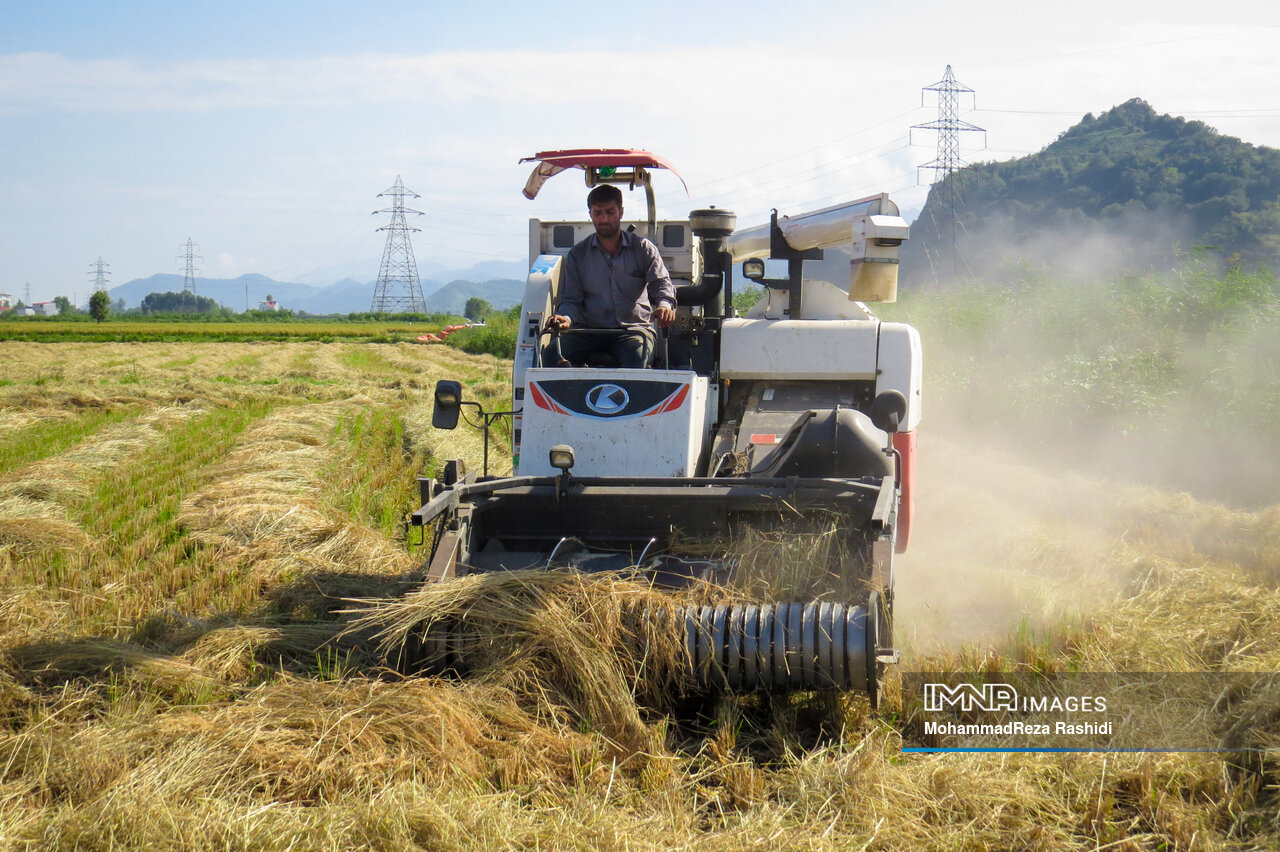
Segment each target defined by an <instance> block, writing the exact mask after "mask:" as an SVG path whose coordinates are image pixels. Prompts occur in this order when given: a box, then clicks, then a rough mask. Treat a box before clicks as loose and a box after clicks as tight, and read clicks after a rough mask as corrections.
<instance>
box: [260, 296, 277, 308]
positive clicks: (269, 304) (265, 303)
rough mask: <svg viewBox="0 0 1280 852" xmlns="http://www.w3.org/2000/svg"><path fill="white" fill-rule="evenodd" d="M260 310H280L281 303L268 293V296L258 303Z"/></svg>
mask: <svg viewBox="0 0 1280 852" xmlns="http://www.w3.org/2000/svg"><path fill="white" fill-rule="evenodd" d="M258 310H260V311H278V310H280V303H279V302H277V301H276V300H275V299H273V298H271V295H270V294H268V295H267V298H265V299H263V300H262V301H261V302H259V303H258Z"/></svg>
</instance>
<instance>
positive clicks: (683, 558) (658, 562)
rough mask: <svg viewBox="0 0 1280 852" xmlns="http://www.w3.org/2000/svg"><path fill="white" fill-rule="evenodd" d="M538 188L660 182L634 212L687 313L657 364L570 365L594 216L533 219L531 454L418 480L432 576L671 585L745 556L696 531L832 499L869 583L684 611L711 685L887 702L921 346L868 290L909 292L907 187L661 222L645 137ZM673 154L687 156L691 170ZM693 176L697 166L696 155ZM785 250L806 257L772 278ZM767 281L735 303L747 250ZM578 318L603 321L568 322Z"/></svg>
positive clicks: (699, 668) (578, 156) (807, 513)
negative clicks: (557, 353) (823, 267)
mask: <svg viewBox="0 0 1280 852" xmlns="http://www.w3.org/2000/svg"><path fill="white" fill-rule="evenodd" d="M528 161H534V162H536V163H537V165H536V167H535V170H534V173H533V176H532V177H531V178H530V179H529V183H528V184H527V186H526V188H525V195H527V196H528V197H529V198H533V197H534V196H535V195H536V194H537V191H538V188H539V187H540V186H541V185H542V183H543V182H544V181H545V180H546V179H547V178H549V177H551V176H553V175H555V174H556V173H558V172H560V171H564V170H566V169H572V168H579V169H583V170H584V171H585V174H586V183H587V185H588V186H594V185H596V184H598V183H605V182H607V183H615V184H623V185H627V186H630V187H632V188H636V187H643V188H644V190H645V193H646V196H647V207H648V217H647V220H644V221H637V222H635V223H634V224H633V225H630V226H628V225H627V224H626V223H624V227H632V228H634V230H635V232H637V233H639V234H641V235H644V236H647V237H648V238H649V239H650V240H652V241H653V242H654V244H655V245H657V246H658V248H659V250H660V251H661V253H662V256H663V259H664V260H665V262H666V265H667V268H668V270H669V272H670V273H671V277H672V280H673V281H674V282H675V283H676V285H677V298H678V302H679V305H678V308H677V318H676V322H675V324H674V325H673V326H672V327H671V328H670V329H668V330H667V333H666V334H663V335H662V336H661V337H660V338H659V340H658V343H657V347H656V348H657V353H656V356H655V363H654V365H653V366H652V368H650V369H620V368H617V367H612V368H611V367H608V366H591V367H582V368H576V367H560V368H557V367H551V366H544V365H543V363H542V357H543V355H542V353H543V351H544V348H545V347H546V345H547V344H548V343H549V342H550V341H551V336H552V333H551V332H548V331H546V330H545V328H546V321H547V319H548V318H549V317H550V316H551V315H552V314H553V313H554V312H555V310H554V309H555V307H556V301H557V299H556V296H557V288H558V287H559V283H560V274H561V266H562V262H563V259H564V255H565V254H566V253H567V252H568V251H569V249H570V248H571V247H572V246H573V245H574V244H575V243H576V242H578V241H579V240H581V239H583V238H584V237H586V236H587V235H588V234H590V233H592V231H593V226H592V224H591V223H590V222H589V221H585V220H584V221H572V222H543V221H539V220H537V219H532V220H530V227H529V255H530V272H529V277H528V282H527V285H526V288H525V294H524V301H523V305H522V308H521V320H520V327H519V330H518V339H517V343H516V351H515V353H514V357H515V365H514V371H513V398H512V411H511V412H501V413H498V412H495V413H484V412H483V410H482V409H481V414H482V415H483V418H484V423H485V426H486V427H487V426H488V425H489V424H490V423H491V422H492V420H493V419H494V418H496V417H498V416H501V415H502V414H511V415H512V416H513V424H512V426H513V430H512V433H513V448H512V451H513V457H514V474H513V475H512V476H510V477H491V476H488V475H487V464H488V451H487V446H488V436H487V434H486V453H485V465H486V470H485V472H484V473H485V475H481V476H478V477H477V476H476V475H475V474H474V473H470V474H468V473H466V471H465V469H464V467H463V465H462V463H461V461H460V460H453V461H449V462H447V463H446V464H445V466H444V468H443V474H442V477H441V478H440V480H439V481H435V480H427V479H424V480H421V486H422V499H423V505H422V507H421V508H420V509H418V510H417V511H416V512H415V513H414V514H413V516H412V523H413V524H415V525H420V526H423V527H430V528H432V529H433V530H434V537H433V543H432V555H431V557H430V559H429V561H428V563H427V570H428V575H429V579H430V580H432V581H445V580H448V579H450V578H452V577H456V576H462V575H465V574H470V573H474V572H489V571H503V570H512V569H524V568H531V567H538V568H564V567H572V568H574V569H577V570H580V571H587V572H594V571H632V572H635V571H640V572H643V574H644V575H645V576H647V577H649V578H650V579H651V580H652V581H653V582H654V583H655V584H658V585H661V586H666V587H679V586H681V585H687V584H688V583H690V582H691V581H693V580H695V579H698V578H701V579H711V580H717V581H724V580H726V579H727V578H730V577H731V575H732V572H733V570H734V567H735V566H734V564H733V563H732V562H730V563H729V564H717V563H715V562H711V561H708V560H705V559H699V558H692V557H689V556H687V555H681V553H679V544H680V542H682V541H688V540H690V539H698V538H700V537H703V538H705V537H715V536H720V537H723V536H725V535H730V534H732V533H733V532H734V531H735V530H738V529H740V528H741V526H742V525H744V524H747V525H753V526H755V527H756V528H762V529H771V530H788V529H802V528H803V527H804V525H805V523H806V522H808V521H810V520H811V519H813V518H815V517H823V518H829V519H834V526H833V528H834V529H835V530H837V531H838V535H840V536H841V537H842V538H843V541H842V544H843V547H841V548H838V550H839V552H840V553H841V554H843V555H842V556H841V557H840V559H839V561H840V564H836V565H828V566H824V568H825V569H826V570H830V571H831V572H832V573H834V574H836V575H838V576H841V577H843V578H844V579H846V580H852V581H853V582H845V583H842V584H841V585H842V587H843V588H846V589H849V588H852V589H858V590H859V591H858V592H857V593H856V594H855V595H854V596H853V598H852V599H848V598H846V599H845V600H843V601H839V602H836V601H830V600H821V601H817V600H808V601H804V600H801V601H794V600H791V601H760V602H759V603H757V604H753V605H732V606H730V605H726V606H705V607H693V606H691V607H683V608H678V610H677V612H676V615H675V618H676V624H678V625H679V626H680V628H681V629H682V630H683V631H684V634H685V642H686V649H687V651H688V659H689V660H690V662H691V663H692V664H693V666H694V675H695V678H696V682H697V683H699V684H701V685H702V686H704V687H706V688H707V689H709V690H711V689H728V690H732V691H738V692H747V691H753V690H758V689H769V690H788V689H837V690H853V691H863V692H866V693H867V694H868V695H869V696H870V697H871V700H872V702H873V703H875V702H876V701H877V699H878V694H879V684H880V676H881V673H882V670H883V667H884V666H885V665H886V664H890V663H894V662H897V660H898V657H899V654H898V652H897V651H896V650H895V649H894V646H893V638H892V618H893V556H894V554H895V552H897V553H901V552H902V551H903V550H904V549H905V548H906V545H907V538H908V534H909V531H910V526H911V506H912V499H911V489H912V479H913V459H914V454H915V452H914V451H915V429H916V425H917V423H918V422H919V420H920V400H921V395H920V390H921V388H920V386H921V355H920V340H919V336H918V335H917V333H916V331H915V329H913V328H912V327H910V326H908V325H904V324H901V323H891V322H882V321H881V320H879V319H877V318H876V317H875V316H873V315H872V314H871V312H870V311H868V310H867V309H866V307H865V305H864V304H863V302H866V301H893V300H894V298H895V296H896V289H897V271H898V266H897V264H898V250H899V246H900V245H901V244H902V242H903V240H905V239H906V238H907V232H908V227H907V224H906V222H904V221H903V220H902V218H900V216H899V215H898V208H897V206H896V205H895V204H894V203H893V202H892V201H890V200H889V198H888V196H887V195H884V194H881V195H875V196H872V197H870V198H864V199H861V200H859V201H855V202H852V203H849V204H844V205H839V206H835V207H828V208H825V209H822V210H816V211H813V212H811V213H804V214H801V215H797V216H791V217H787V216H778V214H777V213H776V212H775V213H774V214H773V217H772V221H771V222H770V223H769V224H766V225H761V226H758V227H754V228H749V229H746V230H741V231H739V230H736V217H735V216H734V214H733V213H730V212H728V211H726V210H718V209H715V208H711V209H706V210H694V211H693V212H692V213H690V214H689V218H688V219H687V220H663V221H658V220H657V218H656V212H655V211H656V205H655V202H654V194H653V187H652V184H651V176H652V170H656V169H664V168H665V169H671V166H670V164H668V163H667V162H666V161H665V160H663V159H662V158H660V157H656V156H654V155H652V154H650V153H648V152H644V151H629V150H612V149H610V150H572V151H553V152H544V153H540V154H537V155H535V156H534V157H531V158H528V160H525V161H522V162H528ZM672 171H674V170H672ZM677 177H678V175H677ZM841 244H843V245H846V246H848V247H849V249H850V250H851V252H852V263H851V269H850V275H849V281H848V284H847V289H845V288H844V287H841V286H837V285H835V284H832V283H828V282H826V281H819V280H808V279H805V278H804V276H803V274H802V272H803V266H804V262H805V261H806V260H812V259H818V258H821V257H822V254H823V252H822V250H823V248H824V247H830V246H834V245H841ZM765 259H769V260H772V261H776V262H777V263H776V264H774V268H775V269H779V268H782V265H783V264H785V269H786V275H785V276H783V277H778V278H770V277H767V275H766V266H765V263H764V261H765ZM744 261H745V263H744V265H743V273H744V275H745V276H746V277H747V278H749V279H750V280H752V281H754V282H756V283H757V284H759V285H762V286H763V287H764V288H766V289H765V293H764V295H763V297H762V298H761V299H760V301H759V302H758V303H757V304H756V305H755V306H754V307H752V308H751V309H750V310H749V311H747V312H746V314H745V315H744V316H736V315H735V312H734V311H733V310H732V309H731V307H730V306H731V305H732V288H733V280H732V278H733V276H732V270H733V268H734V266H735V265H736V264H738V263H742V262H744ZM560 333H561V334H589V333H590V331H589V330H569V331H565V332H560ZM462 405H471V406H475V405H476V403H474V402H464V401H463V399H462V387H461V385H460V384H459V383H458V382H455V381H448V380H445V381H441V382H439V383H438V385H437V387H436V391H435V410H434V413H433V425H435V426H437V427H439V428H445V429H449V428H454V427H455V426H456V424H457V420H458V415H459V410H460V406H462Z"/></svg>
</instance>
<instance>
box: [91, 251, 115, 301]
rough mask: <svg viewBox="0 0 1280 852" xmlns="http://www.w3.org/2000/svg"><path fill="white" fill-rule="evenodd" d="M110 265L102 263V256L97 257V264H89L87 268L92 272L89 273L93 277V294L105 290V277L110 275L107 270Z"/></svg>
mask: <svg viewBox="0 0 1280 852" xmlns="http://www.w3.org/2000/svg"><path fill="white" fill-rule="evenodd" d="M110 265H111V264H109V263H103V261H102V255H98V262H97V263H91V264H89V268H90V269H92V270H94V271H93V272H91V273H89V274H90V275H92V276H93V292H95V293H96V292H98V291H99V290H106V289H107V276H108V275H110V274H111V273H110V272H109V271H108V270H107V267H109V266H110Z"/></svg>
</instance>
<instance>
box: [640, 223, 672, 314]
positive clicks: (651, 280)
mask: <svg viewBox="0 0 1280 852" xmlns="http://www.w3.org/2000/svg"><path fill="white" fill-rule="evenodd" d="M644 246H645V251H646V253H647V254H648V255H649V268H648V269H646V270H645V279H646V280H647V281H648V292H649V305H650V306H651V307H652V309H653V319H654V321H655V322H657V324H658V328H666V327H667V326H669V325H671V324H672V323H673V322H675V320H676V285H675V284H673V283H672V282H671V274H670V273H669V272H667V265H666V264H665V263H663V262H662V254H661V253H660V252H659V251H658V247H657V246H656V245H654V244H653V243H652V242H650V241H649V240H645V241H644Z"/></svg>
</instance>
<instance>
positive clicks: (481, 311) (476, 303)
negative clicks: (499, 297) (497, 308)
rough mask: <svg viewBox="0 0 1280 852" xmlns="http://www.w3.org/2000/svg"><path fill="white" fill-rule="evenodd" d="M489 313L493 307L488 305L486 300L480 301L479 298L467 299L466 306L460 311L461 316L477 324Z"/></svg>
mask: <svg viewBox="0 0 1280 852" xmlns="http://www.w3.org/2000/svg"><path fill="white" fill-rule="evenodd" d="M491 313H493V305H491V304H489V301H488V300H487V299H482V298H480V297H479V296H472V297H471V298H470V299H467V304H466V306H465V307H464V308H463V309H462V315H463V316H464V317H466V318H467V319H469V320H471V321H472V322H479V321H480V320H482V319H484V318H485V317H486V316H488V315H489V314H491Z"/></svg>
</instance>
